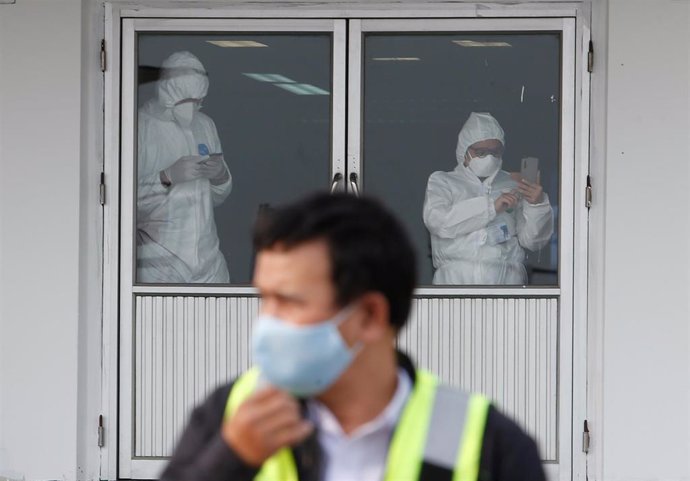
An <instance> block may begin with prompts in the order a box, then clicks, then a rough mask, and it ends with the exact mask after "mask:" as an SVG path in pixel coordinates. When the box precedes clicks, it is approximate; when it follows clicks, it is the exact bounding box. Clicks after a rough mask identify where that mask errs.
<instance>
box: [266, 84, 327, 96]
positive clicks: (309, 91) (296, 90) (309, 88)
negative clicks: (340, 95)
mask: <svg viewBox="0 0 690 481" xmlns="http://www.w3.org/2000/svg"><path fill="white" fill-rule="evenodd" d="M273 85H275V86H276V87H280V88H281V89H284V90H287V91H288V92H292V93H293V94H297V95H329V92H328V91H327V90H324V89H321V88H319V87H316V86H314V85H310V84H296V83H291V84H281V83H276V84H273Z"/></svg>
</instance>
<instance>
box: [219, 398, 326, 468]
mask: <svg viewBox="0 0 690 481" xmlns="http://www.w3.org/2000/svg"><path fill="white" fill-rule="evenodd" d="M313 429H314V426H313V425H312V423H311V422H309V421H307V420H304V419H302V417H301V416H300V409H299V404H298V403H297V400H295V398H293V397H292V396H291V395H290V394H288V393H286V392H284V391H281V390H279V389H277V388H275V387H272V386H271V387H267V388H263V389H260V390H258V391H256V392H255V393H253V394H252V395H251V396H250V397H249V398H247V400H246V401H245V402H243V403H242V404H240V406H239V408H237V411H236V412H235V414H234V415H233V416H232V417H231V418H230V419H226V420H225V422H224V423H223V427H222V436H223V439H224V440H225V442H226V443H227V444H228V445H229V446H230V447H231V448H232V449H233V451H235V452H236V453H237V454H238V455H239V457H240V458H242V460H243V461H244V462H246V463H247V464H249V465H251V466H255V467H259V466H261V465H262V464H263V462H264V461H266V460H267V459H268V458H269V457H271V456H272V455H273V454H275V453H276V451H278V450H279V449H281V448H283V447H286V446H294V445H295V444H298V443H300V442H301V441H303V440H304V439H305V438H306V437H307V436H309V434H311V432H312V431H313Z"/></svg>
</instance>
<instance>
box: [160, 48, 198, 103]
mask: <svg viewBox="0 0 690 481" xmlns="http://www.w3.org/2000/svg"><path fill="white" fill-rule="evenodd" d="M161 67H162V72H161V78H160V80H159V81H158V102H159V103H160V104H161V105H163V106H164V107H165V108H168V109H172V108H173V107H174V106H175V104H176V103H177V102H179V101H180V100H185V99H203V98H204V97H206V94H207V93H208V76H207V75H206V69H205V68H204V65H203V64H202V63H201V61H200V60H199V59H198V58H197V57H196V56H195V55H194V54H192V53H190V52H185V51H182V52H175V53H173V54H172V55H170V56H169V57H168V58H166V59H165V60H164V61H163V65H162V66H161Z"/></svg>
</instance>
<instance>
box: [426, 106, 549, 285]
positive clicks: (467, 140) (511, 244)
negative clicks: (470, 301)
mask: <svg viewBox="0 0 690 481" xmlns="http://www.w3.org/2000/svg"><path fill="white" fill-rule="evenodd" d="M504 146H505V135H504V132H503V129H502V128H501V126H500V125H499V123H498V121H497V120H496V119H494V118H493V117H492V116H491V114H489V113H475V112H473V113H472V114H470V117H469V118H468V119H467V121H466V122H465V125H464V126H463V127H462V130H460V134H459V135H458V145H457V149H456V151H455V155H456V159H457V161H458V165H457V166H456V167H455V169H454V170H452V171H450V172H441V171H438V172H434V173H433V174H431V176H430V177H429V182H428V184H427V189H426V198H425V200H424V224H425V225H426V226H427V228H428V229H429V233H430V236H431V252H432V257H433V263H434V268H435V269H436V270H435V273H434V278H433V283H434V284H457V285H463V284H483V285H498V284H518V285H522V284H526V283H527V271H526V270H525V267H524V265H523V262H524V259H525V251H524V249H529V250H532V251H536V250H538V249H540V248H542V247H543V246H545V245H546V243H547V242H548V241H549V239H550V238H551V234H552V233H553V212H552V209H551V204H550V203H549V197H548V195H547V194H546V193H544V191H543V189H542V187H541V185H540V183H539V175H538V170H536V168H535V167H536V162H525V165H526V167H529V168H526V169H525V170H523V171H521V172H520V173H514V174H512V175H511V174H510V173H508V172H506V171H505V170H502V169H501V167H502V163H503V162H502V158H503V153H504ZM527 178H530V180H531V181H529V180H527Z"/></svg>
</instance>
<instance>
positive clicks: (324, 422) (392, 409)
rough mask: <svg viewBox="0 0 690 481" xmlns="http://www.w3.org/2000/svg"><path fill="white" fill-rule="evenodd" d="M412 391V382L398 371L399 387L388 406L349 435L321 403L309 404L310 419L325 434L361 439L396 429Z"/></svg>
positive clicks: (402, 371)
mask: <svg viewBox="0 0 690 481" xmlns="http://www.w3.org/2000/svg"><path fill="white" fill-rule="evenodd" d="M411 391H412V381H411V379H410V378H409V376H408V375H407V373H406V372H405V371H404V370H403V369H400V368H399V369H398V386H397V387H396V389H395V393H394V394H393V397H392V398H391V400H390V402H389V403H388V405H387V406H386V407H385V408H384V409H383V411H381V412H380V413H379V414H378V415H377V416H376V417H375V418H374V419H372V420H371V421H368V422H366V423H364V424H363V425H361V426H359V427H358V428H357V429H355V430H354V431H352V432H351V433H350V434H349V435H347V434H345V432H344V431H343V429H342V427H341V426H340V423H339V422H338V420H337V418H336V417H335V416H334V415H333V413H332V412H331V411H330V410H329V409H328V408H327V407H326V406H325V405H324V404H322V403H320V402H319V401H317V400H315V399H312V400H309V401H308V402H307V408H308V410H309V417H310V418H311V419H313V420H314V422H315V423H316V425H317V426H318V428H319V429H320V430H321V431H322V432H324V433H325V434H330V435H334V436H338V437H344V438H349V439H354V438H361V437H364V436H366V435H368V434H370V433H373V432H376V431H379V430H382V429H390V430H391V431H392V430H393V428H394V427H395V425H396V424H397V422H398V419H399V418H400V415H401V413H402V410H403V408H404V407H405V403H406V402H407V398H408V397H409V395H410V392H411Z"/></svg>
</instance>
